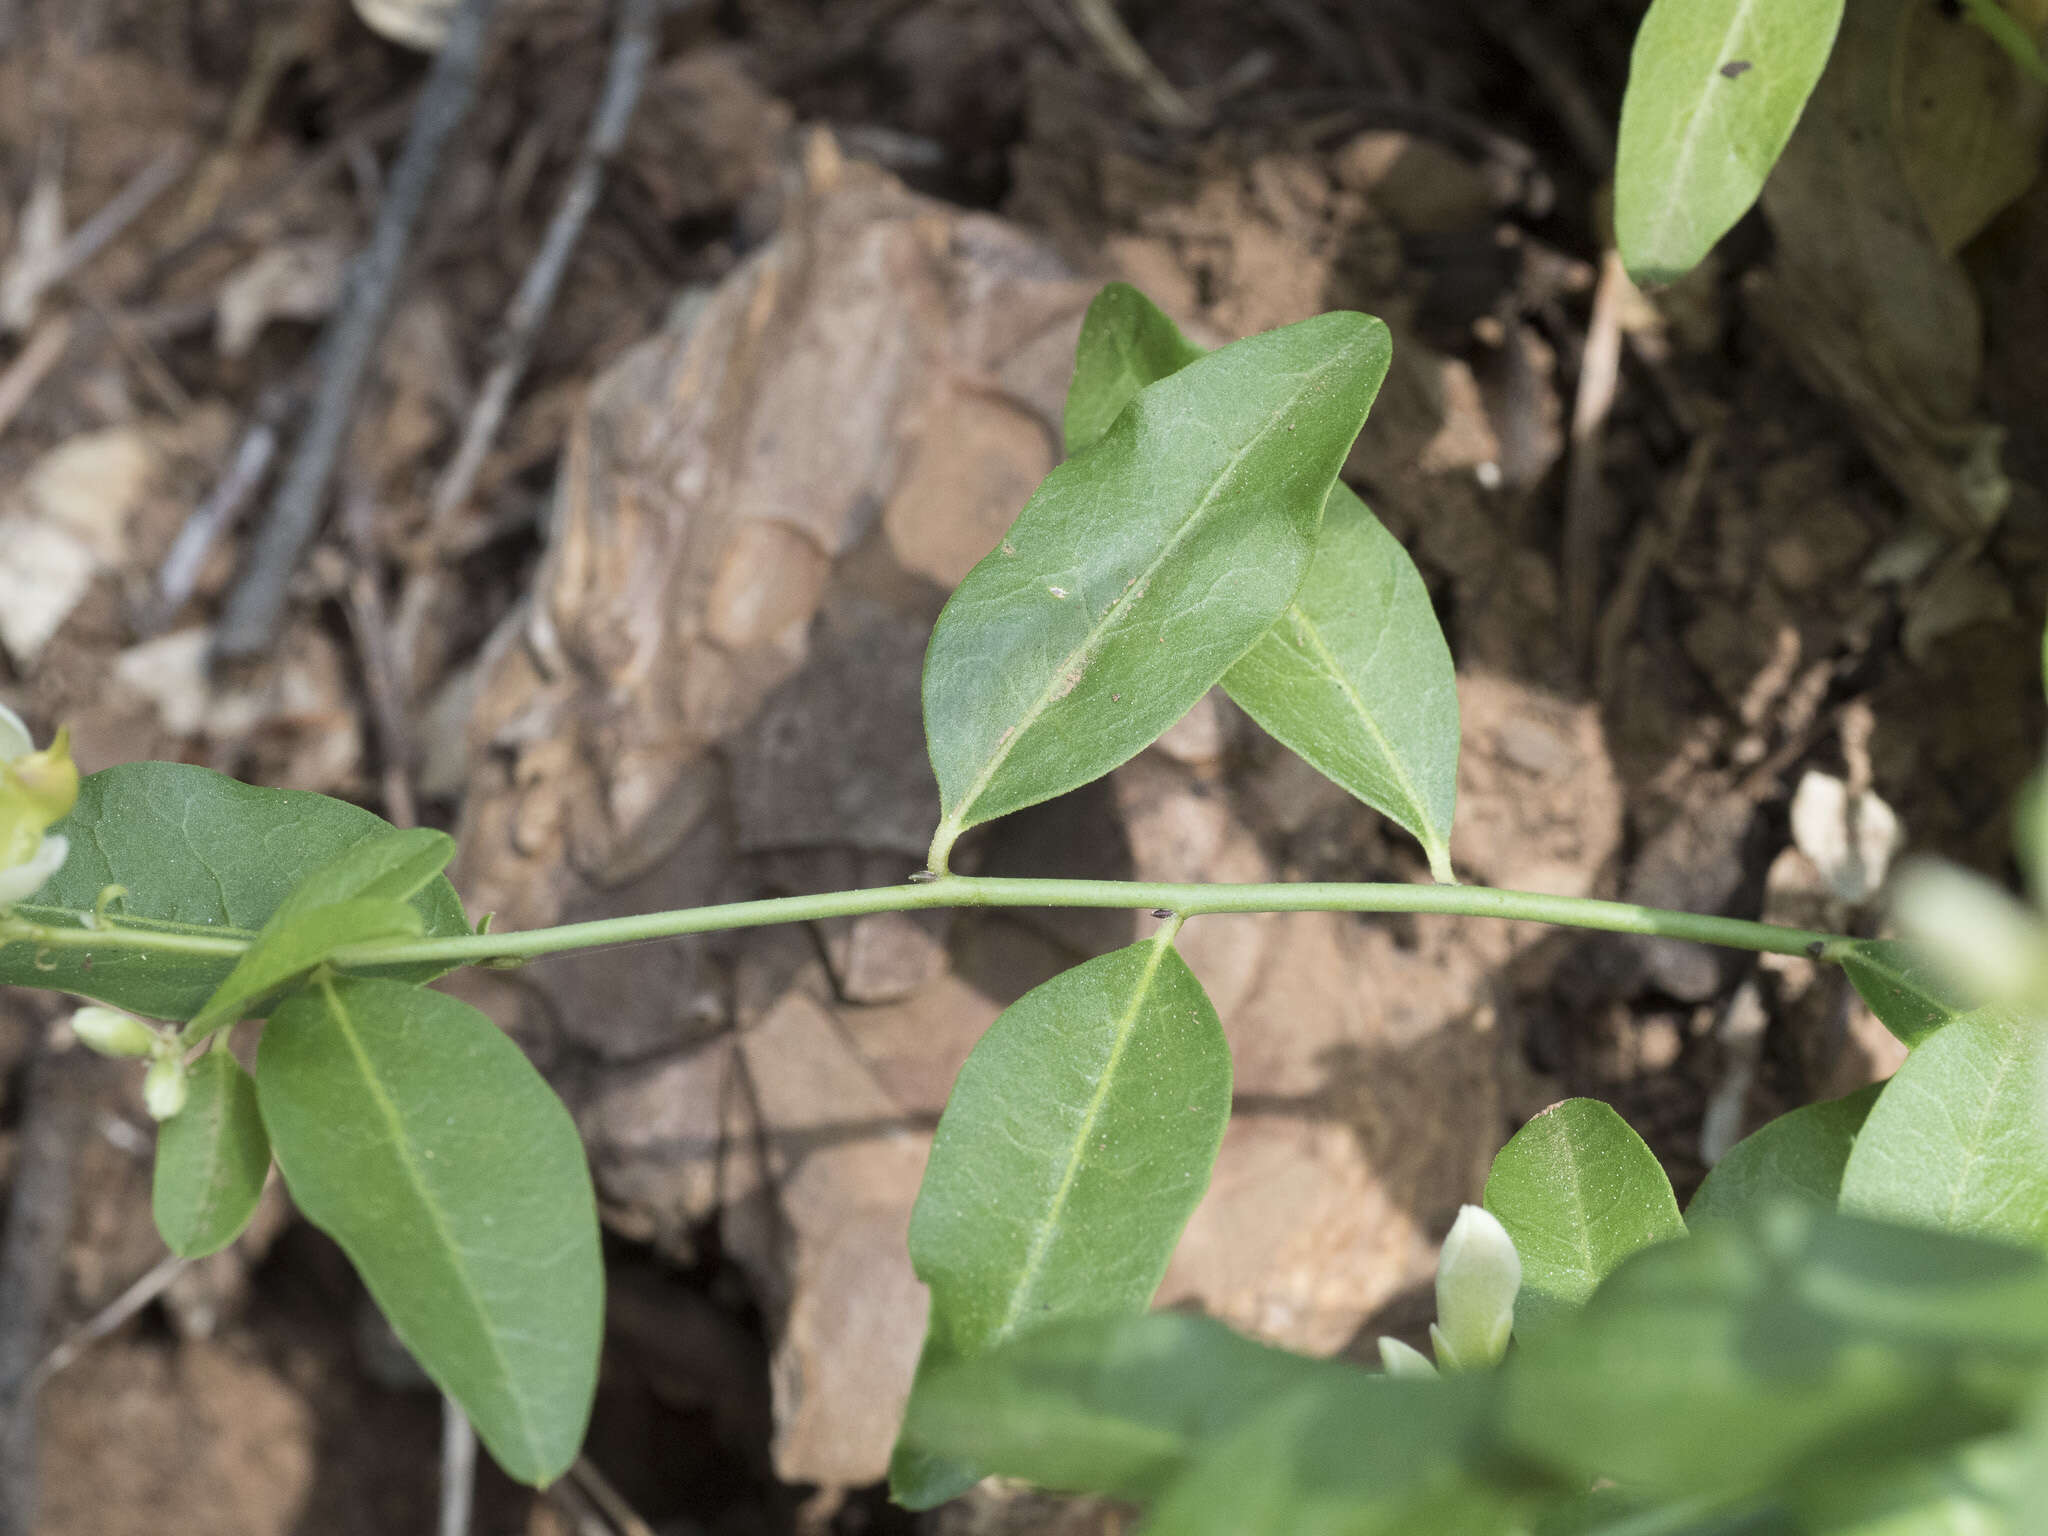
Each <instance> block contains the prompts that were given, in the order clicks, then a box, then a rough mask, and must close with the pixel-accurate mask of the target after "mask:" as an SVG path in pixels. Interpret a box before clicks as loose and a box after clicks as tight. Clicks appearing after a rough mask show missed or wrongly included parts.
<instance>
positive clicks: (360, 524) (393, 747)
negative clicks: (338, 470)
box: [341, 476, 419, 827]
mask: <svg viewBox="0 0 2048 1536" xmlns="http://www.w3.org/2000/svg"><path fill="white" fill-rule="evenodd" d="M346 481H347V483H346V484H345V485H344V486H343V489H342V493H341V521H342V532H343V536H344V538H345V540H346V542H347V545H348V555H349V572H348V583H347V586H346V587H345V588H344V595H345V597H346V599H347V603H348V623H349V629H350V631H351V632H352V633H353V634H354V636H355V641H356V653H357V655H358V656H359V657H360V658H361V660H362V666H363V690H364V692H365V693H366V694H367V695H368V696H369V702H370V717H371V719H372V720H373V721H374V722H375V725H376V732H377V755H378V756H379V757H380V758H382V759H383V761H384V815H385V817H386V819H387V820H389V821H391V822H392V823H394V824H395V825H397V826H401V827H410V826H414V825H416V824H417V823H418V819H419V805H418V802H417V801H416V800H415V798H414V796H413V790H412V756H413V754H412V733H411V732H410V731H408V730H407V729H406V721H405V699H404V695H403V694H402V692H401V691H400V682H399V674H398V669H397V667H396V665H395V664H394V663H393V661H392V658H391V625H390V623H389V621H388V620H387V619H386V617H385V612H384V588H383V585H382V583H381V582H380V580H379V579H378V573H377V566H378V559H377V498H376V496H375V495H374V494H373V493H372V492H371V490H370V488H369V487H368V486H367V485H365V484H362V483H360V481H359V480H358V479H357V477H355V476H348V477H346Z"/></svg>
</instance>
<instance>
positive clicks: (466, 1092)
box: [256, 978, 604, 1484]
mask: <svg viewBox="0 0 2048 1536" xmlns="http://www.w3.org/2000/svg"><path fill="white" fill-rule="evenodd" d="M256 1088H257V1094H258V1097H259V1100H260V1102H261V1105H262V1109H263V1120H264V1123H265V1125H267V1126H268V1127H269V1129H270V1136H271V1142H272V1145H273V1146H274V1148H275V1150H276V1153H277V1163H278V1167H279V1168H280V1169H282V1170H283V1173H284V1177H285V1183H286V1185H287V1186H288V1187H289V1188H290V1190H291V1195H292V1199H293V1200H294V1201H296V1202H297V1204H298V1206H299V1209H300V1210H302V1211H304V1212H305V1214H306V1216H307V1218H308V1219H309V1220H311V1221H312V1222H313V1223H314V1225H316V1226H318V1227H320V1228H321V1229H322V1230H323V1231H325V1232H327V1233H328V1234H329V1235H331V1236H332V1237H333V1238H334V1240H335V1241H336V1242H338V1243H339V1244H340V1245H341V1246H342V1248H343V1250H344V1251H346V1252H347V1254H348V1256H349V1258H350V1259H351V1260H353V1261H354V1263H355V1266H356V1269H357V1272H358V1273H360V1274H361V1275H362V1277H363V1283H364V1284H365V1285H366V1286H368V1287H369V1290H370V1294H371V1295H372V1296H373V1297H374V1298H376V1301H377V1305H378V1306H379V1307H381V1308H383V1311H384V1315H385V1317H387V1318H388V1319H389V1320H390V1322H391V1326H392V1328H393V1329H394V1330H395V1331H396V1332H397V1334H398V1336H399V1338H400V1339H402V1340H403V1341H404V1342H405V1345H406V1347H407V1348H408V1349H410V1350H411V1351H412V1352H413V1354H414V1355H415V1356H416V1357H417V1358H418V1360H419V1362H420V1364H421V1365H422V1366H423V1367H425V1369H426V1371H427V1374H428V1375H430V1376H431V1377H433V1379H434V1380H435V1382H436V1383H437V1384H439V1386H440V1387H441V1388H442V1390H443V1391H445V1392H447V1393H448V1394H449V1395H450V1396H452V1397H453V1398H454V1399H455V1400H456V1401H457V1402H458V1403H460V1404H461V1405H462V1408H463V1411H464V1412H466V1413H467V1414H468V1415H469V1418H470V1422H471V1423H473V1424H474V1425H475V1426H476V1431H477V1434H478V1435H479V1436H480V1437H481V1438H482V1440H483V1443H484V1444H485V1445H486V1446H487V1447H489V1449H490V1452H491V1454H492V1455H493V1456H494V1457H496V1458H497V1461H498V1464H499V1465H500V1466H501V1467H503V1468H504V1469H505V1471H506V1472H507V1473H509V1474H510V1475H512V1476H513V1477H515V1478H518V1479H520V1480H521V1481H522V1482H528V1483H535V1484H544V1483H546V1482H548V1481H550V1480H551V1479H553V1478H555V1477H557V1476H559V1475H560V1474H561V1473H562V1472H563V1471H564V1470H565V1469H566V1468H567V1467H568V1465H569V1463H570V1462H572V1461H573V1460H574V1459H575V1457H576V1452H577V1448H578V1446H579V1445H580V1444H581V1443H582V1439H583V1429H584V1424H585V1422H586V1421H587V1419H588V1418H589V1414H590V1403H591V1395H592V1393H593V1391H594V1390H595V1388H596V1384H597V1356H598V1347H599V1345H600V1343H601V1342H602V1338H603V1320H604V1268H603V1264H602V1262H601V1260H600V1258H599V1253H598V1231H597V1209H596V1203H595V1200H594V1197H593V1196H592V1193H591V1186H590V1173H589V1169H588V1168H587V1166H586V1165H585V1163H584V1159H583V1145H582V1142H581V1141H580V1140H579V1139H578V1137H577V1134H576V1127H575V1125H574V1123H573V1122H572V1121H571V1120H570V1118H569V1113H568V1111H567V1110H566V1109H564V1108H563V1107H562V1102H561V1100H559V1099H558V1098H556V1097H555V1095H554V1093H553V1091H552V1090H551V1089H550V1088H549V1087H548V1085H547V1084H546V1083H545V1082H543V1081H542V1080H541V1076H540V1074H539V1073H538V1072H536V1071H534V1069H533V1066H532V1064H531V1063H529V1062H528V1061H527V1059H526V1057H525V1055H524V1054H522V1053H521V1051H520V1049H519V1047H518V1046H516V1045H514V1044H513V1043H512V1042H511V1041H510V1040H509V1039H507V1038H506V1037H505V1035H504V1034H503V1033H502V1032H500V1031H499V1029H498V1028H497V1026H496V1025H494V1024H492V1023H491V1021H490V1020H489V1019H487V1018H485V1017H484V1016H483V1015H482V1014H481V1013H479V1012H477V1010H476V1009H474V1008H471V1007H470V1006H468V1005H467V1004H466V1003H462V1002H458V1001H457V1000H456V999H454V998H452V997H446V996H443V995H442V994H440V993H438V992H427V991H423V990H421V989H419V988H417V987H411V986H406V985H404V984H402V983H399V982H394V981H382V980H372V979H365V978H341V979H334V978H323V979H321V980H318V981H316V982H315V983H314V984H313V985H312V986H310V987H307V988H305V989H304V990H302V991H299V992H295V993H293V994H292V995H291V996H289V997H287V998H286V999H285V1000H284V1002H283V1003H282V1004H280V1005H279V1006H278V1009H277V1011H276V1013H275V1014H274V1015H273V1016H272V1017H271V1020H270V1022H269V1024H268V1025H266V1026H265V1028H264V1031H263V1042H262V1045H261V1047H260V1048H259V1050H258V1053H257V1058H256Z"/></svg>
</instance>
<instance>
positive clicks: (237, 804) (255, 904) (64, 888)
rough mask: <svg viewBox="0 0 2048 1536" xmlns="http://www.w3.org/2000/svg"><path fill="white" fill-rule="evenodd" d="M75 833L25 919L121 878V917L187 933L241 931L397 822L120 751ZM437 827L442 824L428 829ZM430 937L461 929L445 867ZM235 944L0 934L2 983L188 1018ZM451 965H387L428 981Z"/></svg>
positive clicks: (56, 919)
mask: <svg viewBox="0 0 2048 1536" xmlns="http://www.w3.org/2000/svg"><path fill="white" fill-rule="evenodd" d="M54 830H56V831H58V832H60V833H62V834H64V835H65V836H66V837H68V838H69V839H70V843H71V851H70V854H69V856H68V857H67V858H66V859H65V861H64V866H63V868H61V869H60V870H58V871H57V873H56V874H55V875H53V876H52V877H51V878H50V881H49V883H48V884H46V885H45V886H44V887H43V888H42V890H41V891H39V892H38V893H37V895H36V899H35V900H34V901H33V902H25V903H23V904H21V905H20V906H18V907H17V908H16V909H15V910H16V913H17V915H18V916H19V917H21V918H23V919H25V920H27V921H29V922H33V923H39V924H45V925H48V926H52V927H59V928H86V927H90V926H92V924H93V921H94V909H95V906H96V905H97V903H98V902H99V899H100V893H101V892H102V891H105V890H106V889H108V888H109V887H110V886H120V887H122V888H123V890H124V892H125V894H123V895H122V896H121V897H120V899H119V900H118V901H115V902H113V903H112V904H111V906H110V916H111V919H112V921H113V922H114V924H115V926H117V927H129V928H142V929H148V930H150V931H152V932H160V933H165V934H170V935H174V936H178V937H191V938H195V939H201V940H206V939H221V938H226V939H238V940H242V941H245V942H246V941H247V940H249V939H251V938H253V937H254V936H255V934H256V931H257V930H258V929H260V928H261V927H262V926H263V925H264V923H266V922H267V921H269V919H270V917H271V915H272V914H273V913H274V912H275V911H276V910H277V908H278V906H279V905H280V904H281V903H282V902H283V901H284V900H285V898H286V897H287V896H289V895H290V894H291V892H292V891H293V890H294V889H295V888H296V887H297V886H298V885H299V884H300V882H301V881H302V880H304V879H305V877H306V876H308V875H310V874H312V873H313V872H314V871H315V870H318V869H320V868H321V867H322V866H323V865H326V864H328V863H330V862H331V861H332V860H333V859H334V858H335V856H336V855H338V854H340V853H341V852H343V851H344V850H345V849H347V848H349V847H351V846H352V845H354V844H356V843H359V842H361V841H363V840H364V839H366V838H369V837H372V836H374V835H376V834H379V833H388V832H390V831H391V830H392V829H391V826H390V824H389V823H387V822H385V821H383V820H382V819H380V818H379V817H376V816H373V815H371V814H370V813H369V812H368V811H366V810H363V809H361V808H360V807H359V806H353V805H350V804H348V803H347V802H346V801H342V800H333V799H330V798H328V797H327V796H325V795H314V794H308V793H306V792H305V791H303V790H295V789H258V788H254V787H252V786H250V785H247V784H240V783H237V782H236V781H235V780H233V779H231V778H228V777H227V776H226V775H224V774H219V773H214V772H212V771H211V770H209V769H205V768H195V767H193V766H191V765H190V764H187V763H122V764H119V765H117V766H116V767H112V768H106V769H102V770H101V771H100V772H98V773H95V774H92V775H90V776H88V777H87V778H86V779H85V780H84V781H83V782H81V783H80V785H79V787H78V803H77V805H76V806H74V807H73V808H72V811H71V814H70V815H69V816H68V817H66V818H65V819H64V820H63V821H62V822H60V823H59V824H58V825H57V827H56V828H55V829H54ZM430 835H433V836H438V835H439V834H430ZM411 904H412V906H413V907H414V909H415V910H416V911H418V913H419V914H420V917H421V919H422V922H423V925H424V927H423V931H424V933H425V934H426V935H427V936H428V937H431V938H444V937H452V936H454V935H456V934H464V933H468V932H469V931H470V930H469V924H468V922H467V920H466V919H465V918H464V917H463V913H462V902H461V900H460V899H459V898H458V897H457V896H456V894H455V888H454V887H453V886H451V885H450V884H449V883H448V882H447V880H446V879H445V878H441V877H438V876H436V877H434V878H431V879H429V880H428V881H427V882H426V883H425V884H424V885H423V886H421V887H420V888H419V889H418V890H417V891H416V892H415V894H414V895H413V896H412V897H411ZM236 959H237V955H236V954H234V953H232V952H230V953H225V954H184V955H180V954H170V953H164V952H151V953H144V952H142V951H139V950H131V949H113V948H108V949H97V948H94V949H72V948H68V947H67V948H51V949H50V950H48V951H47V952H45V953H43V954H41V955H40V956H39V955H38V953H37V950H36V946H35V945H34V944H31V943H19V944H5V945H0V986H20V987H51V988H55V989H58V990H61V991H65V992H74V993H77V994H79V995H80V996H82V997H91V998H97V999H99V1000H100V1001H101V1002H105V1003H110V1004H112V1005H113V1006H114V1007H116V1008H125V1009H128V1010H129V1011H130V1012H132V1013H139V1014H144V1015H147V1016H149V1017H151V1018H159V1019H189V1018H191V1017H192V1015H193V1014H195V1013H197V1012H198V1011H199V1009H200V1008H201V1006H202V1005H204V1003H205V1002H206V1000H207V998H208V997H209V996H211V995H212V993H213V992H214V990H215V989H216V988H217V987H219V985H220V984H221V982H222V981H223V980H224V979H225V978H226V977H227V974H228V972H229V971H230V970H232V969H233V968H234V965H235V961H236ZM445 969H446V967H445V966H434V965H411V966H394V967H391V968H390V970H389V971H388V972H385V973H383V974H388V975H391V976H395V977H398V978H400V979H403V980H409V981H425V980H429V979H431V978H432V977H434V976H437V975H439V974H440V973H441V972H442V971H443V970H445Z"/></svg>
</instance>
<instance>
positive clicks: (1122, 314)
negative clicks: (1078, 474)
mask: <svg viewBox="0 0 2048 1536" xmlns="http://www.w3.org/2000/svg"><path fill="white" fill-rule="evenodd" d="M1207 355H1208V353H1207V351H1206V350H1205V349H1204V348H1201V347H1198V346H1196V345H1195V344H1194V343H1193V342H1191V341H1189V340H1188V339H1187V338H1186V337H1185V336H1183V335H1181V333H1180V327H1179V326H1177V325H1175V324H1174V323H1173V321H1172V320H1170V319H1168V318H1167V316H1166V314H1165V312H1164V311H1163V310H1161V309H1160V308H1159V306H1158V305H1156V304H1154V303H1153V302H1152V301H1151V300H1150V299H1148V298H1146V297H1145V295H1144V294H1142V293H1140V292H1139V291H1138V290H1137V289H1135V288H1133V287H1132V286H1131V285H1130V284H1129V283H1111V284H1110V285H1109V286H1108V287H1106V288H1104V289H1103V290H1102V292H1100V293H1098V294H1096V295H1095V299H1094V302H1093V303H1091V304H1090V305H1089V306H1088V314H1087V316H1086V317H1085V318H1084V319H1083V320H1082V321H1081V339H1080V341H1079V342H1078V343H1077V344H1076V345H1075V348H1074V380H1073V382H1072V383H1071V384H1069V385H1068V386H1067V412H1066V444H1067V457H1069V458H1072V457H1073V456H1074V455H1075V454H1077V453H1079V452H1080V451H1081V450H1082V449H1084V448H1090V447H1093V446H1094V445H1095V442H1096V441H1097V439H1099V438H1100V437H1101V436H1102V435H1103V433H1105V432H1107V431H1108V430H1109V428H1110V424H1111V423H1112V422H1114V421H1115V420H1116V419H1117V417H1118V416H1120V415H1122V414H1123V409H1124V407H1125V406H1127V405H1129V404H1130V403H1131V400H1132V398H1133V397H1134V396H1136V394H1137V393H1138V391H1139V390H1141V389H1143V388H1145V387H1146V386H1147V385H1149V384H1157V383H1158V382H1159V381H1160V380H1161V379H1164V378H1168V377H1170V376H1172V375H1173V374H1176V373H1179V372H1180V371H1181V369H1183V368H1185V367H1187V365H1188V364H1189V363H1192V362H1194V361H1195V360H1196V359H1197V358H1200V357H1206V356H1207Z"/></svg>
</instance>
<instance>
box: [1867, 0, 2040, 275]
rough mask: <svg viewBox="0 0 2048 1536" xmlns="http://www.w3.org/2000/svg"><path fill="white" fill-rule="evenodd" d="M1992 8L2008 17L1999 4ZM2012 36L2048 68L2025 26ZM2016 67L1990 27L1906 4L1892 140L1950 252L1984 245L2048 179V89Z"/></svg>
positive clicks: (1896, 62) (1896, 59)
mask: <svg viewBox="0 0 2048 1536" xmlns="http://www.w3.org/2000/svg"><path fill="white" fill-rule="evenodd" d="M1986 9H1988V10H1989V11H1990V12H1992V13H1994V14H1995V15H1999V16H2003V15H2004V12H2003V11H2002V10H2001V9H2000V7H1999V5H1998V4H1997V0H1993V3H1992V4H1991V5H1990V6H1989V7H1987V8H1986ZM2007 20H2008V21H2009V22H2011V18H2007ZM2012 31H2013V34H2015V35H2016V38H2017V40H2018V42H2019V44H2020V46H2021V47H2022V48H2025V49H2028V50H2030V51H2032V52H2033V59H2034V62H2035V64H2036V65H2037V66H2038V64H2039V62H2040V54H2039V52H2038V51H2036V50H2033V48H2032V39H2031V38H2029V37H2028V36H2027V33H2026V31H2025V29H2024V28H2022V27H2020V26H2019V25H2017V24H2016V23H2013V24H2012ZM2014 63H2015V61H2014V57H2013V55H2012V54H2009V53H2008V52H2007V51H2006V49H2005V48H2004V47H2003V46H2001V45H2000V43H1999V42H1997V41H1996V40H1994V38H1993V37H1992V35H1991V34H1990V33H1988V32H1986V31H1985V30H1984V29H1983V28H1981V27H1959V26H1957V25H1956V24H1955V18H1954V17H1953V16H1947V15H1944V14H1942V11H1941V10H1940V8H1939V7H1937V6H1931V5H1905V6H1901V7H1900V10H1899V22H1898V42H1897V46H1896V48H1895V49H1894V50H1893V53H1892V82H1891V83H1892V92H1891V96H1892V101H1891V107H1892V144H1893V147H1894V148H1896V149H1897V151H1898V156H1899V169H1900V170H1901V171H1902V172H1903V173H1904V174H1905V178H1906V185H1907V186H1908V187H1910V188H1911V189H1912V192H1913V200H1914V201H1915V202H1916V203H1918V204H1919V205H1920V212H1921V215H1922V216H1923V217H1924V218H1925V219H1926V220H1927V227H1928V229H1929V230H1930V231H1932V233H1933V235H1934V238H1935V240H1936V242H1937V243H1938V244H1939V245H1940V246H1941V249H1942V253H1943V254H1944V255H1948V256H1953V255H1954V254H1955V253H1956V252H1957V251H1959V250H1961V249H1962V248H1963V247H1964V246H1965V245H1967V244H1968V243H1969V242H1970V241H1971V240H1973V239H1975V238H1976V236H1977V235H1978V234H1980V233H1981V232H1982V231H1983V229H1984V226H1985V225H1987V224H1989V223H1990V222H1991V220H1992V219H1993V218H1995V217H1996V216H1997V215H1998V213H1999V212H2000V211H2001V210H2002V209H2004V208H2005V207H2006V206H2007V205H2008V204H2009V203H2011V202H2012V201H2013V200H2014V199H2016V198H2017V197H2019V196H2020V194H2021V193H2023V192H2025V191H2026V190H2027V188H2028V187H2029V186H2031V185H2032V184H2033V181H2034V178H2035V177H2036V176H2038V175H2039V174H2040V171H2041V133H2042V129H2043V127H2044V126H2048V91H2044V90H2043V89H2042V88H2041V85H2040V83H2039V82H2038V81H2036V80H2030V79H2028V78H2027V77H2026V75H2025V74H2024V73H2023V72H2022V71H2021V70H2020V69H2018V68H2015V67H2014Z"/></svg>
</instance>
